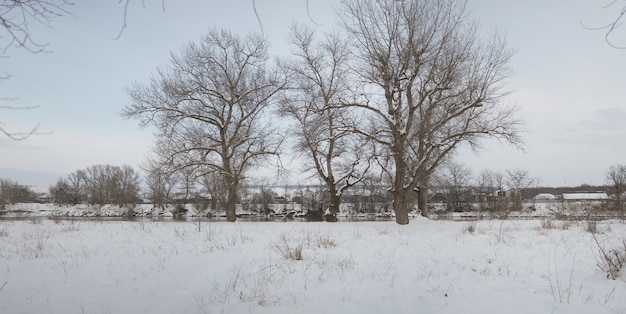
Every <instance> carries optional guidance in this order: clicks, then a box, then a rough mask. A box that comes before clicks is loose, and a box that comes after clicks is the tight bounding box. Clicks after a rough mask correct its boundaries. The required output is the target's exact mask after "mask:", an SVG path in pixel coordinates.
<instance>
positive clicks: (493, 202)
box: [477, 169, 505, 210]
mask: <svg viewBox="0 0 626 314" xmlns="http://www.w3.org/2000/svg"><path fill="white" fill-rule="evenodd" d="M477 185H478V187H479V189H480V190H481V192H482V193H484V194H485V197H484V198H483V200H482V202H481V203H482V208H483V209H491V210H501V209H503V205H505V204H503V202H502V199H501V198H500V197H499V195H500V194H501V192H502V189H504V173H502V172H500V171H496V170H490V169H484V170H483V171H481V172H480V173H479V174H478V178H477Z"/></svg>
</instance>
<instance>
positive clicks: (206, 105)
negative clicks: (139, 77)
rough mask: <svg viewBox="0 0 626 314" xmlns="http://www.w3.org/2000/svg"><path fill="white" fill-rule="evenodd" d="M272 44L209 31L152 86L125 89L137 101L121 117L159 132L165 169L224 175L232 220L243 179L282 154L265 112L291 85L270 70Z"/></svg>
mask: <svg viewBox="0 0 626 314" xmlns="http://www.w3.org/2000/svg"><path fill="white" fill-rule="evenodd" d="M267 45H268V44H267V42H266V41H265V40H264V39H263V38H262V37H261V36H258V35H254V34H251V35H248V36H246V37H244V38H240V37H239V36H237V35H234V34H232V33H231V32H229V31H226V30H211V31H210V32H209V33H208V35H206V36H205V37H204V38H202V40H201V41H200V42H199V43H190V44H188V45H186V46H185V47H184V49H182V51H181V52H180V53H179V54H178V55H172V58H171V65H170V66H169V67H168V68H166V69H161V70H159V71H158V74H157V75H156V76H154V77H153V78H152V80H151V82H150V83H149V84H139V83H135V84H133V85H132V86H130V87H129V88H128V89H127V92H128V94H129V95H130V98H131V100H132V102H131V104H130V105H128V106H126V107H125V108H124V110H123V113H122V115H123V116H124V117H127V118H136V119H138V120H139V123H140V125H142V126H148V125H153V126H155V127H156V128H157V129H158V130H159V134H158V136H159V140H158V141H159V145H157V146H156V148H157V150H158V151H157V154H159V155H160V162H162V163H163V164H167V165H168V167H167V169H172V171H180V170H182V169H185V168H190V167H191V168H194V167H201V168H202V169H203V170H204V171H205V172H217V173H219V174H220V177H221V178H222V179H223V180H224V183H225V185H226V189H227V194H228V196H227V201H226V208H225V210H226V217H227V220H228V221H235V220H236V215H235V206H236V203H237V190H238V188H239V184H240V182H241V180H242V179H243V178H244V176H245V175H246V173H247V172H248V171H249V170H250V169H251V168H253V167H255V166H257V165H258V164H259V163H260V162H263V161H265V160H266V159H267V158H268V157H269V156H270V155H277V154H278V149H279V144H280V142H281V139H280V138H277V137H276V136H275V133H274V128H272V127H271V125H270V121H269V120H268V119H267V118H268V117H267V115H265V112H266V110H265V109H266V108H268V106H269V105H270V104H271V101H272V99H273V97H274V96H275V95H276V93H277V92H278V91H280V90H281V89H282V88H283V86H284V84H285V83H284V77H283V76H281V75H278V74H277V72H272V71H269V70H268V53H267ZM200 175H201V173H200Z"/></svg>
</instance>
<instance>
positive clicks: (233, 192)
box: [226, 182, 237, 222]
mask: <svg viewBox="0 0 626 314" xmlns="http://www.w3.org/2000/svg"><path fill="white" fill-rule="evenodd" d="M227 197H228V199H227V200H226V221H229V222H235V221H236V220H237V215H236V213H235V209H236V208H237V183H235V182H229V184H228V196H227Z"/></svg>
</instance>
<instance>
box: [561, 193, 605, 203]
mask: <svg viewBox="0 0 626 314" xmlns="http://www.w3.org/2000/svg"><path fill="white" fill-rule="evenodd" d="M608 199H609V196H608V195H607V194H606V192H601V191H600V192H565V193H563V202H604V201H607V200H608Z"/></svg>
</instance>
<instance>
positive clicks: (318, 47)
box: [280, 25, 369, 220]
mask: <svg viewBox="0 0 626 314" xmlns="http://www.w3.org/2000/svg"><path fill="white" fill-rule="evenodd" d="M291 43H292V44H293V45H294V46H295V51H294V52H293V55H294V58H293V59H292V60H290V61H288V62H286V63H285V67H286V68H287V69H288V71H289V72H290V74H291V75H290V81H291V82H292V84H291V86H290V88H289V89H288V91H287V92H286V93H285V94H284V98H283V99H282V101H281V107H280V110H281V114H282V115H283V116H288V117H292V118H293V119H294V120H295V121H296V125H297V126H296V129H295V132H294V133H293V135H294V136H295V137H296V145H295V150H296V152H297V153H298V154H299V155H301V156H303V157H304V158H305V159H306V160H307V161H308V162H307V163H306V164H310V166H308V167H306V166H305V168H304V171H312V172H314V173H315V174H316V175H317V176H318V177H319V178H320V179H321V181H322V182H323V183H324V184H325V186H326V189H327V190H328V193H329V201H330V202H329V208H328V210H329V216H328V217H327V218H329V220H336V218H335V215H336V214H337V213H338V212H339V205H340V202H341V196H342V195H343V193H344V192H345V191H346V190H347V189H348V188H350V187H351V186H353V185H355V184H357V183H359V182H360V181H361V180H362V179H363V176H364V175H365V174H366V172H367V170H368V169H369V160H368V158H366V157H365V156H366V152H365V150H366V148H367V143H366V141H365V140H366V139H364V138H363V137H360V136H358V134H355V133H354V132H352V129H353V125H354V124H355V123H356V122H355V119H354V117H353V115H352V114H351V111H350V108H338V107H336V106H334V105H336V104H339V103H340V101H341V99H343V98H345V97H346V93H347V91H348V90H349V89H348V87H347V83H348V71H349V68H348V57H349V45H348V44H347V43H346V40H345V39H344V38H342V37H340V36H339V35H338V34H337V33H334V34H326V36H325V37H324V39H323V40H322V41H316V40H315V34H314V32H313V31H311V30H310V29H308V28H304V27H299V26H296V25H294V26H292V28H291Z"/></svg>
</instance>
